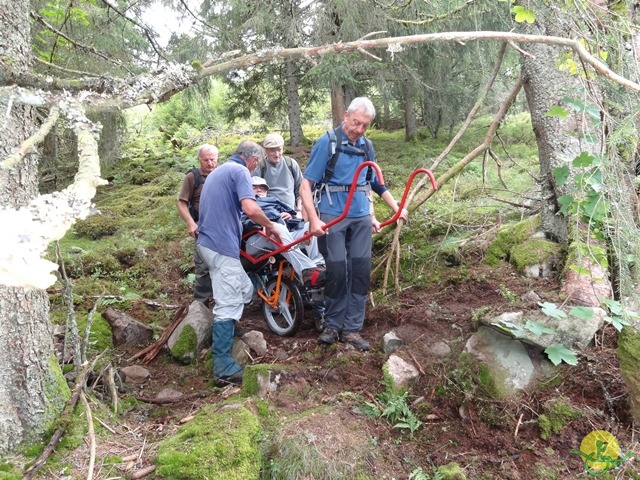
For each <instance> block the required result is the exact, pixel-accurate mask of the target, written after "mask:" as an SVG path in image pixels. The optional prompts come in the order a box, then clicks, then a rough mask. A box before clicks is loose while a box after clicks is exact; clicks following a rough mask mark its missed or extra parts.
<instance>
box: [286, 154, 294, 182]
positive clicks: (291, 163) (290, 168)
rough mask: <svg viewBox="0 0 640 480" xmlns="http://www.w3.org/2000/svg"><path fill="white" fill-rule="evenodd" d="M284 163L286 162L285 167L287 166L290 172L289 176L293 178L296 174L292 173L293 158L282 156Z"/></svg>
mask: <svg viewBox="0 0 640 480" xmlns="http://www.w3.org/2000/svg"><path fill="white" fill-rule="evenodd" d="M284 163H286V164H287V167H289V171H290V172H291V177H292V178H293V179H294V180H295V179H296V175H295V174H294V173H293V160H292V159H291V157H284Z"/></svg>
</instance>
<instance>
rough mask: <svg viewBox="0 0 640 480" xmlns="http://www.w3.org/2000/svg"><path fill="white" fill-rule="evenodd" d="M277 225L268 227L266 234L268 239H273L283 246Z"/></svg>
mask: <svg viewBox="0 0 640 480" xmlns="http://www.w3.org/2000/svg"><path fill="white" fill-rule="evenodd" d="M277 225H278V224H277V223H274V222H271V224H270V225H269V226H268V227H264V233H265V234H266V235H267V238H273V239H274V240H275V241H276V242H278V243H279V244H282V238H280V233H278V228H277Z"/></svg>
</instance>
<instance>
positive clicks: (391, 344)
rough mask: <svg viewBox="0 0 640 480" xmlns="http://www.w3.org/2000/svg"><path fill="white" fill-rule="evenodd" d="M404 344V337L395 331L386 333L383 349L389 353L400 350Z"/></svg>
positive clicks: (383, 338) (383, 339)
mask: <svg viewBox="0 0 640 480" xmlns="http://www.w3.org/2000/svg"><path fill="white" fill-rule="evenodd" d="M403 344H404V342H403V341H402V339H401V338H400V337H398V335H397V334H396V332H394V331H391V332H388V333H385V335H384V337H382V349H383V350H384V353H386V354H387V355H390V354H392V353H393V352H395V351H396V350H398V349H399V348H400V347H401V346H402V345H403Z"/></svg>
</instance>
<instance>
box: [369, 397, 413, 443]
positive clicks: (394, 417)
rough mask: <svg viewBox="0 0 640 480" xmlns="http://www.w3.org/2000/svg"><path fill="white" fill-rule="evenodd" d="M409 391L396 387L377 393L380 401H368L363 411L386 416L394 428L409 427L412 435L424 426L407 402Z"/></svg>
mask: <svg viewBox="0 0 640 480" xmlns="http://www.w3.org/2000/svg"><path fill="white" fill-rule="evenodd" d="M408 396H409V392H407V391H404V392H398V391H397V390H394V389H387V390H386V391H384V392H382V393H379V394H378V395H376V399H377V400H378V403H372V402H366V403H365V407H364V409H363V411H364V412H365V413H368V414H375V415H376V416H380V417H384V418H386V419H387V420H388V421H389V423H391V424H392V425H393V428H399V429H407V430H409V433H410V435H411V436H413V434H414V432H415V431H416V430H418V428H420V427H421V426H422V422H421V421H420V420H419V419H418V417H416V415H415V414H414V413H413V412H412V411H411V409H410V408H409V405H408V404H407V397H408Z"/></svg>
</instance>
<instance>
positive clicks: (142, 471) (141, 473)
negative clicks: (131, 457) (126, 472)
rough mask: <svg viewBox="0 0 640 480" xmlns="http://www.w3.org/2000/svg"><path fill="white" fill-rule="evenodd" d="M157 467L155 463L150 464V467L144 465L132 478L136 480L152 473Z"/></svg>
mask: <svg viewBox="0 0 640 480" xmlns="http://www.w3.org/2000/svg"><path fill="white" fill-rule="evenodd" d="M155 469H156V466H155V465H149V466H148V467H144V468H143V469H140V470H138V471H137V472H136V473H134V474H133V475H131V479H132V480H136V479H138V478H144V477H146V476H147V475H149V474H150V473H153V472H154V471H155Z"/></svg>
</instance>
